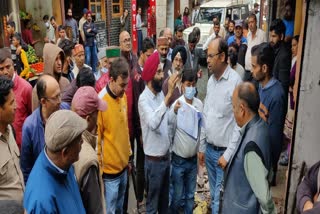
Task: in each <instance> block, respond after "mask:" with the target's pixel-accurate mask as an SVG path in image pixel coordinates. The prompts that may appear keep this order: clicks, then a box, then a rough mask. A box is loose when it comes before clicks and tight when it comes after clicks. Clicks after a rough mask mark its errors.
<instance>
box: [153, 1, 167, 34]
mask: <svg viewBox="0 0 320 214" xmlns="http://www.w3.org/2000/svg"><path fill="white" fill-rule="evenodd" d="M156 16H157V33H159V32H160V31H161V30H162V29H164V28H165V27H166V26H167V1H164V0H157V1H156Z"/></svg>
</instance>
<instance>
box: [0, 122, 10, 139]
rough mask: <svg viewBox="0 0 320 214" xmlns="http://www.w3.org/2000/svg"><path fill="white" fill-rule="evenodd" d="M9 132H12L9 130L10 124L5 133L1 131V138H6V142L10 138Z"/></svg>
mask: <svg viewBox="0 0 320 214" xmlns="http://www.w3.org/2000/svg"><path fill="white" fill-rule="evenodd" d="M9 134H10V130H9V125H8V126H7V128H6V131H5V133H1V132H0V138H4V140H5V141H6V142H8V140H9Z"/></svg>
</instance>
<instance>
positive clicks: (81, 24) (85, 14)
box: [79, 8, 88, 44]
mask: <svg viewBox="0 0 320 214" xmlns="http://www.w3.org/2000/svg"><path fill="white" fill-rule="evenodd" d="M87 12H88V9H87V8H83V11H82V14H83V15H82V17H81V19H80V20H79V31H80V38H81V40H82V42H81V44H84V43H85V41H86V37H85V35H84V31H83V24H84V23H85V22H86V21H87Z"/></svg>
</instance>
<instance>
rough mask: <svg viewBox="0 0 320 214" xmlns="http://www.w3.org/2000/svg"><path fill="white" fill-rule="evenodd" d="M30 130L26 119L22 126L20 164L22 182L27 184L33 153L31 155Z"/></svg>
mask: <svg viewBox="0 0 320 214" xmlns="http://www.w3.org/2000/svg"><path fill="white" fill-rule="evenodd" d="M30 136H31V132H30V127H29V126H28V121H26V122H25V123H24V125H23V127H22V143H21V156H20V166H21V171H22V173H23V178H24V183H25V184H27V181H28V178H29V174H30V172H31V169H32V167H33V164H34V161H33V158H32V157H33V155H32V140H31V138H30Z"/></svg>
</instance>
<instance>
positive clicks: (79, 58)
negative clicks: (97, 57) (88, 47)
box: [72, 44, 92, 79]
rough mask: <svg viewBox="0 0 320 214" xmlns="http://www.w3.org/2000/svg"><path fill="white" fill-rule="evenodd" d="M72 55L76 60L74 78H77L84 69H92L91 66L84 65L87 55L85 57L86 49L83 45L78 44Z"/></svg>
mask: <svg viewBox="0 0 320 214" xmlns="http://www.w3.org/2000/svg"><path fill="white" fill-rule="evenodd" d="M72 55H73V58H74V61H75V63H74V67H73V69H72V73H73V78H74V79H75V78H77V75H78V73H79V70H80V69H81V68H83V67H85V68H90V69H92V68H91V67H90V66H89V65H87V64H85V63H84V60H85V55H84V48H83V45H81V44H76V45H75V46H74V49H73V50H72Z"/></svg>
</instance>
